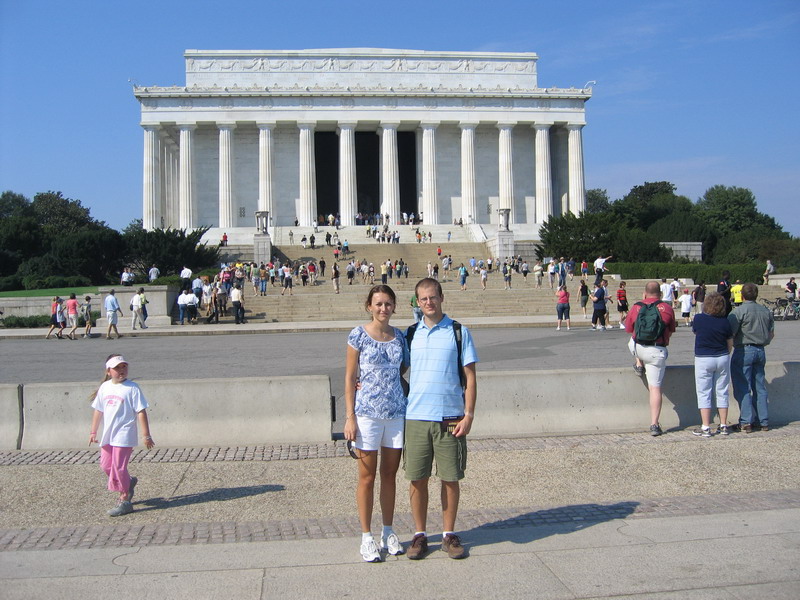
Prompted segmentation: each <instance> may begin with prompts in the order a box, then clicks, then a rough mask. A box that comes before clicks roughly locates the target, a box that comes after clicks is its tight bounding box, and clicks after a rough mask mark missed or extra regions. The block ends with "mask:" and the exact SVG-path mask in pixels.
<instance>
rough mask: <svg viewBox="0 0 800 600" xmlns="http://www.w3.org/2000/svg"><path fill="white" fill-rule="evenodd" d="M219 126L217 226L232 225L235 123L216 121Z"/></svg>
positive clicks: (233, 224) (225, 226) (226, 226)
mask: <svg viewBox="0 0 800 600" xmlns="http://www.w3.org/2000/svg"><path fill="white" fill-rule="evenodd" d="M217 127H218V128H219V227H222V228H223V229H225V228H228V227H234V226H235V224H236V222H235V220H234V211H233V130H234V129H236V123H217Z"/></svg>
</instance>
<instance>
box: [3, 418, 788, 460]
mask: <svg viewBox="0 0 800 600" xmlns="http://www.w3.org/2000/svg"><path fill="white" fill-rule="evenodd" d="M736 435H745V434H734V436H736ZM757 435H758V436H759V437H761V436H764V437H769V438H785V437H797V436H800V424H791V425H785V426H779V427H775V426H773V427H772V429H770V431H768V432H761V433H758V434H757ZM693 439H695V438H692V437H691V436H689V435H688V433H687V432H685V431H673V432H667V433H666V434H665V435H663V436H661V437H658V438H653V437H651V436H650V435H649V434H647V433H639V432H636V433H600V434H590V435H564V436H546V437H519V438H487V439H470V441H469V451H470V452H482V451H486V452H501V451H517V450H546V449H548V448H587V447H600V446H610V445H617V446H620V445H622V446H630V445H644V444H651V445H652V444H674V443H691V441H692V440H693ZM695 441H696V440H695ZM99 454H100V451H99V449H97V448H89V449H80V450H2V451H0V466H27V465H85V464H95V463H97V462H98V460H99V459H98V456H99ZM342 456H347V448H346V445H345V442H344V441H342V440H337V441H331V442H328V443H324V444H275V445H263V446H261V445H259V446H235V447H208V448H155V449H154V450H146V449H144V448H137V449H136V450H134V452H133V455H132V456H131V460H130V462H132V463H172V462H178V463H181V462H183V463H191V462H231V461H232V462H252V461H256V462H267V461H274V460H305V459H311V458H316V459H320V458H337V457H342Z"/></svg>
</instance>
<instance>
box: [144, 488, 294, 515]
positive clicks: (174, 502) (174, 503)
mask: <svg viewBox="0 0 800 600" xmlns="http://www.w3.org/2000/svg"><path fill="white" fill-rule="evenodd" d="M284 489H285V488H284V486H282V485H245V486H242V487H235V488H215V489H213V490H207V491H205V492H200V493H197V494H184V495H183V496H173V497H172V498H149V499H148V500H142V501H141V502H134V503H133V504H134V506H136V507H137V511H136V512H145V511H148V510H162V509H169V508H178V507H181V506H188V505H190V504H202V503H203V502H221V501H224V500H237V499H239V498H247V497H248V496H257V495H259V494H266V493H267V492H280V491H283V490H284ZM144 507H146V508H144Z"/></svg>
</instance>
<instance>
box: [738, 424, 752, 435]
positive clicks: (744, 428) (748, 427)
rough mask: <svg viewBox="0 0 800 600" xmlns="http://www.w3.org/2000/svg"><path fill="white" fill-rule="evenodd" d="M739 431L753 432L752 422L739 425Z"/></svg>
mask: <svg viewBox="0 0 800 600" xmlns="http://www.w3.org/2000/svg"><path fill="white" fill-rule="evenodd" d="M739 431H741V432H742V433H753V426H752V425H750V423H743V424H741V425H739Z"/></svg>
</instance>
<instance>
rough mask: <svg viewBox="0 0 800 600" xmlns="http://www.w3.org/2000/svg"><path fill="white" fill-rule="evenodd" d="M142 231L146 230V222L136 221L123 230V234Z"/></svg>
mask: <svg viewBox="0 0 800 600" xmlns="http://www.w3.org/2000/svg"><path fill="white" fill-rule="evenodd" d="M142 229H144V221H142V219H134V220H133V221H131V222H130V223H128V225H127V226H126V227H125V229H123V230H122V234H123V235H125V234H126V233H133V232H135V231H141V230H142Z"/></svg>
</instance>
